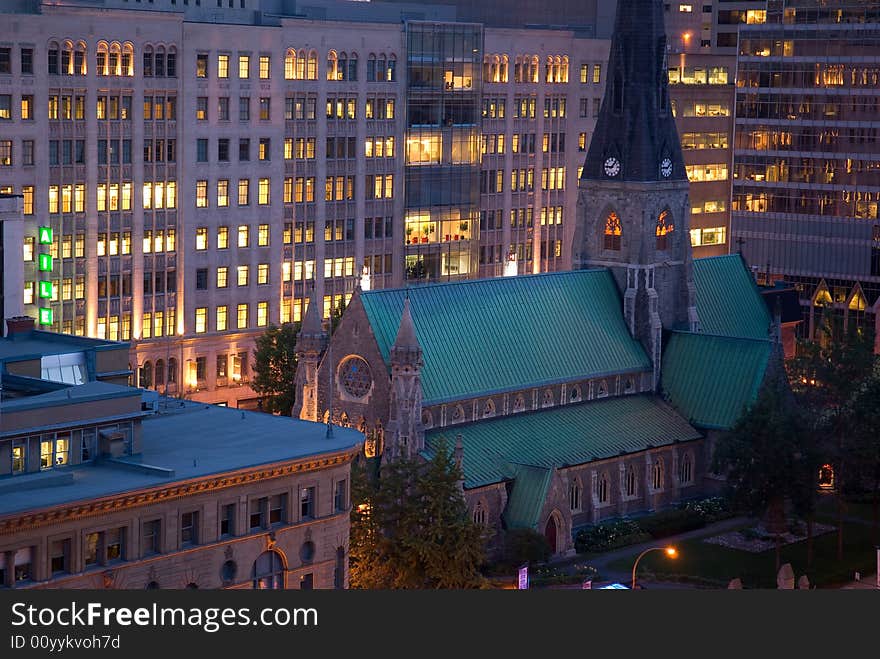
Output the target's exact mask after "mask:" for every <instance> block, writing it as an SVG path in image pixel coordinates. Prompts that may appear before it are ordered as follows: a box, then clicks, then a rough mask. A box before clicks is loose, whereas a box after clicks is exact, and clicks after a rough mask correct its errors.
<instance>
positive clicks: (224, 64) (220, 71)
mask: <svg viewBox="0 0 880 659" xmlns="http://www.w3.org/2000/svg"><path fill="white" fill-rule="evenodd" d="M217 77H218V78H228V77H229V55H226V54H223V55H217Z"/></svg>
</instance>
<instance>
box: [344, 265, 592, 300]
mask: <svg viewBox="0 0 880 659" xmlns="http://www.w3.org/2000/svg"><path fill="white" fill-rule="evenodd" d="M598 272H608V268H584V269H581V270H564V271H561V272H535V273H530V274H525V275H517V276H516V277H480V278H477V279H461V280H459V281H437V282H430V283H427V284H419V285H417V286H400V287H398V288H374V289H372V290H369V291H362V292H361V295H362V296H366V297H373V296H378V295H382V294H388V293H395V292H398V291H405V292H406V293H407V294H408V293H409V292H410V291H417V290H424V289H428V288H431V289H433V288H441V287H444V286H464V285H474V284H485V283H487V282H496V281H508V282H516V281H519V280H523V279H538V278H542V279H550V278H559V279H561V278H564V277H570V276H573V275H581V276H582V275H583V274H586V273H590V274H595V273H598Z"/></svg>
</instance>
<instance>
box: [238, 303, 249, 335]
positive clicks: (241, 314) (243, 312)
mask: <svg viewBox="0 0 880 659" xmlns="http://www.w3.org/2000/svg"><path fill="white" fill-rule="evenodd" d="M236 314H237V321H238V329H245V328H247V325H248V305H247V304H246V303H242V304H239V305H238V307H237V309H236Z"/></svg>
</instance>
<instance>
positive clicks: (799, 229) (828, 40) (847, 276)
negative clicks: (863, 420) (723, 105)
mask: <svg viewBox="0 0 880 659" xmlns="http://www.w3.org/2000/svg"><path fill="white" fill-rule="evenodd" d="M878 16H880V4H878V3H876V2H831V3H821V4H819V3H816V2H807V1H791V2H785V3H782V2H768V3H766V18H767V22H766V23H764V24H758V23H755V24H747V25H746V26H744V27H742V28H741V29H740V41H739V65H738V66H739V70H738V75H737V97H736V98H737V112H736V115H737V116H736V144H735V154H734V186H733V233H734V241H735V242H736V243H737V244H738V245H740V246H741V249H742V253H743V255H744V257H745V258H746V260H747V261H748V262H749V264H750V265H751V266H752V268H753V269H755V270H756V272H757V273H758V278H759V281H765V282H767V283H768V284H770V283H772V282H774V281H776V280H779V279H784V280H786V281H788V282H791V283H793V284H794V285H795V286H796V288H797V289H798V291H799V294H800V298H801V304H802V306H803V310H804V320H805V322H804V330H805V332H806V333H807V334H808V336H811V337H812V336H814V335H815V332H816V329H817V327H818V326H819V324H820V318H821V315H822V313H823V310H825V309H833V310H834V311H836V312H837V313H838V314H839V315H840V316H842V317H843V319H844V324H846V323H848V322H850V321H853V322H859V323H863V322H868V323H870V322H871V320H872V318H871V316H872V315H873V316H874V318H876V315H877V309H878V299H880V220H878V214H877V208H878V195H880V187H878V186H880V179H878V177H877V171H878V167H880V160H878V157H877V140H878V130H880V129H878V127H877V116H878V114H877V113H878V107H880V105H878V104H880V92H878V72H880V18H878Z"/></svg>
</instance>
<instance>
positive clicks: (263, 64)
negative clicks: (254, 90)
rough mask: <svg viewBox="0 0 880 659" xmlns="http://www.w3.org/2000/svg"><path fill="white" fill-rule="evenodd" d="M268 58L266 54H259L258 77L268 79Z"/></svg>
mask: <svg viewBox="0 0 880 659" xmlns="http://www.w3.org/2000/svg"><path fill="white" fill-rule="evenodd" d="M269 65H270V58H269V56H268V55H260V79H261V80H268V79H269V74H270V66H269Z"/></svg>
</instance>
